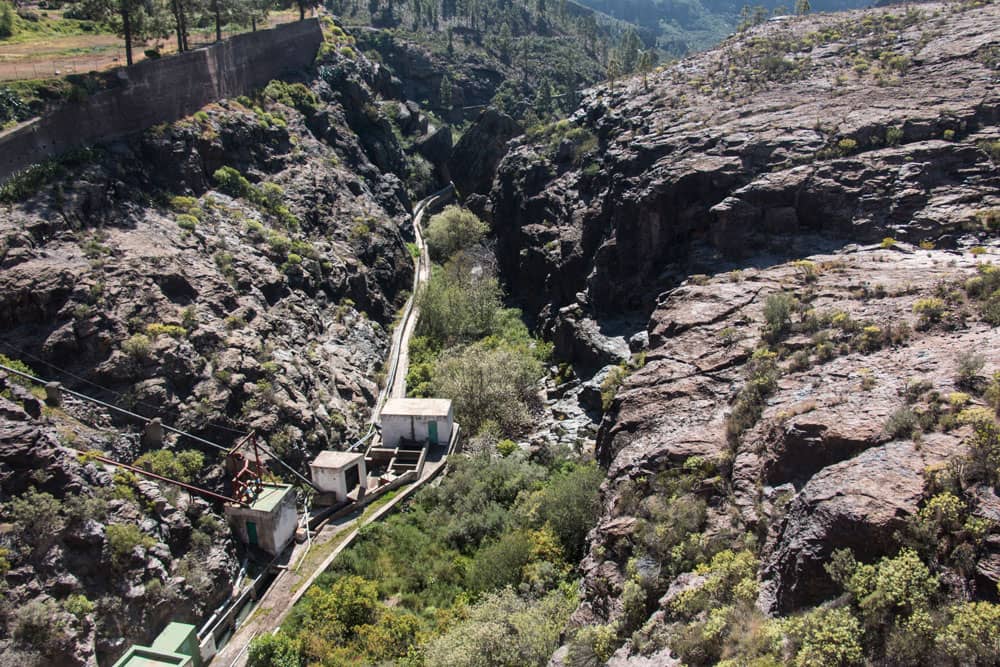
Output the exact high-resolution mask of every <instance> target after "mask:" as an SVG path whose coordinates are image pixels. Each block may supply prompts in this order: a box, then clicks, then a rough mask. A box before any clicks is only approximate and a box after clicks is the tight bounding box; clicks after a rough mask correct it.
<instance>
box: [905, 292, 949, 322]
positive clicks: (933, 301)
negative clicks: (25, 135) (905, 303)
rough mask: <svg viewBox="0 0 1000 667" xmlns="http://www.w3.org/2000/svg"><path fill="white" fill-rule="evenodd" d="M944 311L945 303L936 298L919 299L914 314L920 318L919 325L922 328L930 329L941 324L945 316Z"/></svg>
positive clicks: (914, 305)
mask: <svg viewBox="0 0 1000 667" xmlns="http://www.w3.org/2000/svg"><path fill="white" fill-rule="evenodd" d="M944 311H945V304H944V301H942V300H941V299H939V298H937V297H934V296H932V297H927V298H924V299H918V300H917V302H916V303H914V304H913V312H914V313H915V314H916V315H919V316H920V321H919V322H918V324H919V325H920V326H922V327H928V326H930V325H932V324H936V323H937V322H940V321H941V317H942V316H943V315H944Z"/></svg>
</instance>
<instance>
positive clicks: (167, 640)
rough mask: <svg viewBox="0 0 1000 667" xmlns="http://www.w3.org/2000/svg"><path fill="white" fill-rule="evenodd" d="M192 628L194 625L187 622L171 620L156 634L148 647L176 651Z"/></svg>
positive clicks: (189, 634) (188, 635) (192, 630)
mask: <svg viewBox="0 0 1000 667" xmlns="http://www.w3.org/2000/svg"><path fill="white" fill-rule="evenodd" d="M194 630H195V627H194V626H193V625H191V624H189V623H178V622H177V621H173V622H171V623H169V624H168V625H167V627H165V628H163V632H161V633H160V634H158V635H157V636H156V639H154V640H153V643H152V644H151V645H150V648H153V649H155V650H157V651H168V652H171V653H173V652H177V651H178V649H180V647H181V646H183V645H184V642H185V641H187V638H188V637H190V636H191V633H192V632H194Z"/></svg>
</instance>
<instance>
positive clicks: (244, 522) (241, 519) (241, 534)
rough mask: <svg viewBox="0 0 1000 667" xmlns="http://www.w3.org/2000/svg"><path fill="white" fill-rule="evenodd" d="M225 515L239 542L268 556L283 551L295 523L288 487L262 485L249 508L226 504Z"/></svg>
mask: <svg viewBox="0 0 1000 667" xmlns="http://www.w3.org/2000/svg"><path fill="white" fill-rule="evenodd" d="M225 513H226V518H227V519H228V520H229V525H230V527H232V529H233V532H234V533H236V536H237V537H238V538H239V539H240V541H242V542H243V543H244V544H249V545H251V546H255V547H259V548H260V549H263V550H264V551H266V552H267V553H269V554H271V555H272V556H277V555H278V554H280V553H281V552H282V551H284V550H285V547H286V546H288V543H289V542H291V541H292V538H294V537H295V529H296V528H297V527H298V523H299V515H298V511H297V510H296V508H295V491H294V490H293V489H292V487H291V485H290V484H264V485H263V488H262V489H261V491H260V493H259V494H258V495H257V497H256V498H255V499H254V501H253V503H252V504H251V505H250V506H249V507H244V506H243V505H234V504H232V503H227V504H226V506H225Z"/></svg>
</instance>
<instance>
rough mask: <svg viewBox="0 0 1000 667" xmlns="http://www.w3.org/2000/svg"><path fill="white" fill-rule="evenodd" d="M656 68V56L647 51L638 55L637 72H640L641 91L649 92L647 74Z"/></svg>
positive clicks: (649, 50)
mask: <svg viewBox="0 0 1000 667" xmlns="http://www.w3.org/2000/svg"><path fill="white" fill-rule="evenodd" d="M655 66H656V54H655V53H654V52H653V51H652V50H651V49H647V50H645V51H643V52H642V53H640V54H639V63H638V68H639V71H640V72H642V89H643V90H649V78H648V77H649V72H650V71H651V70H652V69H653V67H655Z"/></svg>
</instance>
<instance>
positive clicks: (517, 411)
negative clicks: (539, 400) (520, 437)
mask: <svg viewBox="0 0 1000 667" xmlns="http://www.w3.org/2000/svg"><path fill="white" fill-rule="evenodd" d="M543 370H544V369H543V367H542V365H541V363H540V362H539V361H538V360H537V359H535V358H534V357H533V356H532V355H531V354H530V352H527V351H524V350H521V349H518V348H515V347H512V346H509V345H500V346H498V347H491V346H489V345H488V344H483V343H476V344H473V345H470V346H468V347H466V348H464V349H462V350H456V351H451V352H449V353H448V354H446V355H444V356H442V358H441V360H440V361H438V362H437V364H436V365H435V367H434V380H433V383H432V384H433V388H434V392H435V395H437V396H440V397H442V398H450V399H451V400H452V402H453V404H454V407H455V419H456V421H459V422H461V424H462V425H463V427H464V428H467V429H468V430H469V432H471V433H475V432H476V431H478V430H479V426H480V425H481V424H482V423H483V422H485V421H486V420H493V421H495V422H497V423H498V424H500V426H501V427H502V428H503V429H504V430H508V431H509V430H516V429H517V428H519V427H521V426H524V425H525V424H527V423H528V421H529V414H528V402H529V401H530V400H532V397H533V395H534V387H535V383H536V382H537V381H538V379H539V378H540V377H542V374H543Z"/></svg>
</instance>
